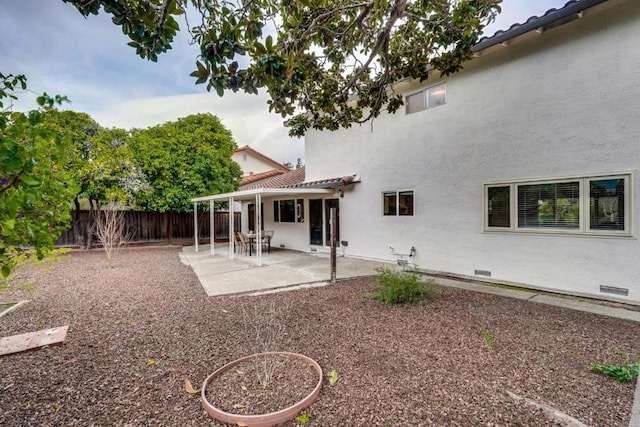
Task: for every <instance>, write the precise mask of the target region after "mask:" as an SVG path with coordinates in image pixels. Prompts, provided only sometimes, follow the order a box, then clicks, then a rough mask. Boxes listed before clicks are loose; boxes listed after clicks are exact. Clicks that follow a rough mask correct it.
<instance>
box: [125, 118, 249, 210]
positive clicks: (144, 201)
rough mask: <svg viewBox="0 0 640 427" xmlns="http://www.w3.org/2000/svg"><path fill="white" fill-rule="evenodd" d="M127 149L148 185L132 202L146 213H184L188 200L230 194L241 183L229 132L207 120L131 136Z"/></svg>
mask: <svg viewBox="0 0 640 427" xmlns="http://www.w3.org/2000/svg"><path fill="white" fill-rule="evenodd" d="M130 144H131V148H132V153H133V155H134V158H135V162H136V164H137V165H139V167H140V169H141V172H142V173H143V174H144V176H145V177H146V182H147V184H148V187H147V190H146V191H142V192H140V193H138V195H137V196H136V203H137V205H138V206H140V207H142V208H143V209H145V210H150V211H156V212H166V211H173V212H189V211H191V209H192V204H191V199H192V198H194V197H199V196H202V195H204V194H219V193H226V192H230V191H234V190H236V189H237V188H238V183H239V182H240V178H241V177H242V170H241V169H240V166H239V165H238V164H237V163H235V162H234V161H233V160H231V156H232V155H233V152H234V151H235V150H236V148H237V145H236V143H235V141H234V140H233V137H232V135H231V132H230V131H229V130H228V129H226V128H225V127H224V126H223V125H222V124H221V123H220V120H218V118H217V117H215V116H213V115H211V114H195V115H190V116H187V117H184V118H181V119H178V120H177V121H175V122H168V123H164V124H162V125H158V126H154V127H151V128H147V129H142V130H139V129H138V130H134V131H133V132H132V136H131V142H130Z"/></svg>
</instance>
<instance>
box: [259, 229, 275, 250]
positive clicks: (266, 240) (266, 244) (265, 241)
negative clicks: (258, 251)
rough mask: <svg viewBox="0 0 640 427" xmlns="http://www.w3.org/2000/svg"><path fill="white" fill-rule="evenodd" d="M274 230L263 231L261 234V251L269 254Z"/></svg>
mask: <svg viewBox="0 0 640 427" xmlns="http://www.w3.org/2000/svg"><path fill="white" fill-rule="evenodd" d="M273 233H274V230H264V231H263V232H262V242H261V243H262V250H265V249H266V250H267V251H268V252H269V253H271V238H272V237H273Z"/></svg>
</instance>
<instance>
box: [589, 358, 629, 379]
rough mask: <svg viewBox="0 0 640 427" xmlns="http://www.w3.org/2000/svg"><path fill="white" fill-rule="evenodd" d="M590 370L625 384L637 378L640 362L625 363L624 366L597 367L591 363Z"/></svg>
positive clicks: (597, 365)
mask: <svg viewBox="0 0 640 427" xmlns="http://www.w3.org/2000/svg"><path fill="white" fill-rule="evenodd" d="M591 370H592V371H593V372H599V373H601V374H604V375H606V376H609V377H611V378H615V379H616V380H618V381H620V382H626V381H631V380H633V379H634V378H637V377H638V371H640V362H634V363H627V364H626V365H624V366H617V365H599V364H597V363H592V364H591Z"/></svg>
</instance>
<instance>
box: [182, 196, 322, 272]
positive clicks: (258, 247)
mask: <svg viewBox="0 0 640 427" xmlns="http://www.w3.org/2000/svg"><path fill="white" fill-rule="evenodd" d="M333 192H334V190H333V189H330V188H305V187H302V188H256V189H253V190H244V191H234V192H232V193H224V194H216V195H212V196H204V197H196V198H194V199H191V202H192V203H193V228H194V241H195V251H196V252H198V203H201V202H209V221H210V224H211V226H210V227H209V231H210V240H211V245H210V246H211V255H214V249H213V247H214V244H213V243H214V235H215V234H214V221H213V216H214V209H215V204H214V202H229V206H230V207H231V206H233V202H238V201H252V200H255V203H256V206H260V205H261V204H262V197H263V196H266V197H281V196H304V195H324V194H333ZM256 233H257V236H256V241H257V242H260V241H261V240H262V215H261V210H260V209H256ZM233 234H234V229H233V215H229V259H233V258H234V254H235V251H234V243H233V239H232V238H231V236H233ZM256 265H257V266H258V267H260V266H261V265H262V245H256Z"/></svg>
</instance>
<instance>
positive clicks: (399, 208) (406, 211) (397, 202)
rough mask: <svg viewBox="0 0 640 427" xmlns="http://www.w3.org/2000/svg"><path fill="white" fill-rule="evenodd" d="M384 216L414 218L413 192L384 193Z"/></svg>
mask: <svg viewBox="0 0 640 427" xmlns="http://www.w3.org/2000/svg"><path fill="white" fill-rule="evenodd" d="M382 215H384V216H413V191H411V190H403V191H384V192H383V193H382Z"/></svg>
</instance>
